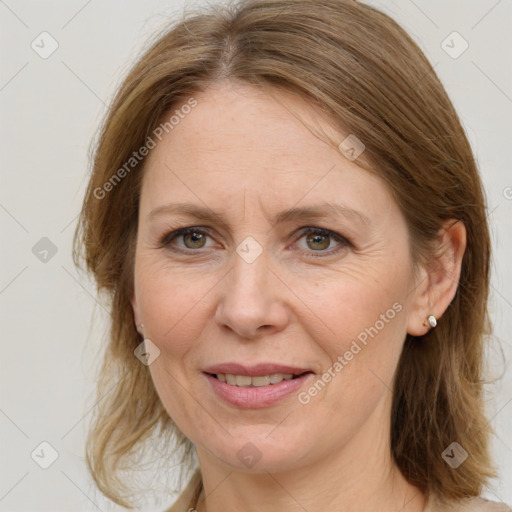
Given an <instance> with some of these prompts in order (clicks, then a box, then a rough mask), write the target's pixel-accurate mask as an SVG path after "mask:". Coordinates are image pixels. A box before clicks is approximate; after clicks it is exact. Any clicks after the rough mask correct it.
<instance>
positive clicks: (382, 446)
mask: <svg viewBox="0 0 512 512" xmlns="http://www.w3.org/2000/svg"><path fill="white" fill-rule="evenodd" d="M379 419H380V420H382V417H380V418H379V415H376V418H375V423H378V421H377V420H379ZM371 423H372V422H371V421H370V422H369V423H367V424H365V425H364V426H361V428H360V429H359V430H358V432H357V434H356V435H355V436H354V437H353V438H352V439H351V442H350V443H348V444H346V445H345V446H344V447H343V448H341V449H332V450H330V452H329V453H328V454H322V455H321V456H319V457H318V458H315V459H314V461H313V462H312V463H310V464H308V465H303V466H301V467H299V468H293V469H289V470H286V471H280V472H275V471H272V472H269V471H262V472H259V473H249V472H240V471H237V470H233V469H232V468H231V467H228V466H226V465H225V464H223V463H221V462H220V461H219V460H218V459H215V458H212V456H211V454H210V453H209V452H207V451H205V450H203V449H201V448H199V447H197V446H196V449H197V454H198V458H199V462H200V466H201V473H202V477H203V486H204V491H203V493H202V494H201V496H200V498H199V502H198V505H197V512H221V511H225V510H244V511H245V512H261V511H262V510H264V511H265V512H278V511H279V512H282V511H283V510H297V511H303V510H308V511H310V512H314V511H320V510H337V511H342V512H360V511H361V510H362V509H364V510H365V511H366V512H385V511H389V510H396V511H400V512H422V511H423V509H424V507H425V502H426V500H425V496H424V494H423V493H422V492H421V491H420V490H419V489H418V488H417V487H415V486H413V485H411V484H410V483H408V482H407V481H406V480H405V478H404V477H403V476H402V474H401V473H400V471H399V470H398V467H397V466H396V464H395V463H394V461H393V459H392V456H391V450H390V444H389V434H388V433H389V429H386V428H382V421H381V424H380V425H378V424H373V425H372V424H371ZM376 432H378V434H377V435H376ZM361 504H364V506H362V505H361Z"/></svg>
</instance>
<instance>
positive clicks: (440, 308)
mask: <svg viewBox="0 0 512 512" xmlns="http://www.w3.org/2000/svg"><path fill="white" fill-rule="evenodd" d="M465 250H466V228H465V226H464V223H463V222H462V221H460V220H455V219H450V220H447V221H445V222H444V224H443V227H442V228H441V229H440V230H439V233H438V245H437V247H436V248H435V250H434V254H433V255H432V260H431V262H430V264H429V265H428V266H427V267H425V268H424V269H423V271H422V276H421V277H422V280H420V281H419V285H418V286H417V288H416V292H415V297H414V301H413V304H412V307H411V310H410V315H409V320H408V325H407V332H408V333H409V334H411V335H413V336H423V335H425V334H426V333H427V332H428V331H429V330H430V329H432V328H434V327H436V325H437V323H438V322H442V318H441V317H442V315H443V314H444V312H445V311H446V309H447V308H448V306H449V305H450V303H451V302H452V300H453V298H454V297H455V294H456V293H457V288H458V286H459V279H460V273H461V269H462V259H463V257H464V253H465Z"/></svg>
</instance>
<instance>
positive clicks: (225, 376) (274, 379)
mask: <svg viewBox="0 0 512 512" xmlns="http://www.w3.org/2000/svg"><path fill="white" fill-rule="evenodd" d="M205 373H207V374H208V375H210V376H212V377H214V378H216V379H217V380H218V381H220V382H225V383H226V384H229V385H230V386H238V387H239V388H248V387H255V388H261V387H263V386H273V385H276V384H279V383H280V382H283V380H294V379H298V378H299V377H301V376H303V375H306V374H309V373H313V372H311V371H305V372H302V373H299V374H293V373H270V374H268V375H255V376H252V377H251V376H249V375H235V374H232V373H208V372H205Z"/></svg>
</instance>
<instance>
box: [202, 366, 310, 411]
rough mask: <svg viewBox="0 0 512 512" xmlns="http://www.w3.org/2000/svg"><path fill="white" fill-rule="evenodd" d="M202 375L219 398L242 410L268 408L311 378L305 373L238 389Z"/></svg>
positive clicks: (210, 376)
mask: <svg viewBox="0 0 512 512" xmlns="http://www.w3.org/2000/svg"><path fill="white" fill-rule="evenodd" d="M204 375H205V376H206V378H207V379H208V381H209V382H210V384H211V386H212V388H213V390H214V391H215V393H216V394H217V396H218V397H219V398H221V399H222V400H224V401H225V402H227V403H228V404H230V405H234V406H235V407H240V408H242V409H261V408H262V407H269V406H271V405H273V404H275V403H277V402H279V401H280V400H283V399H284V398H286V397H287V396H289V395H291V394H293V393H295V392H297V391H298V390H299V388H300V387H301V386H303V385H304V384H305V382H306V381H307V380H309V378H310V377H313V374H312V373H305V374H303V375H301V376H300V377H297V378H295V379H291V380H286V379H284V380H282V381H281V382H280V383H279V384H269V385H268V386H261V387H255V386H248V387H239V386H232V385H231V384H227V383H226V382H221V381H220V380H218V379H217V378H215V377H213V376H212V375H210V374H208V373H205V374H204Z"/></svg>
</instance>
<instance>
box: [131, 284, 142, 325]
mask: <svg viewBox="0 0 512 512" xmlns="http://www.w3.org/2000/svg"><path fill="white" fill-rule="evenodd" d="M130 303H131V305H132V310H133V318H134V320H135V327H136V329H137V331H138V332H139V334H142V329H141V328H140V324H141V323H142V319H141V315H140V311H139V303H138V302H137V297H136V296H135V290H134V291H133V293H132V296H131V298H130Z"/></svg>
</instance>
